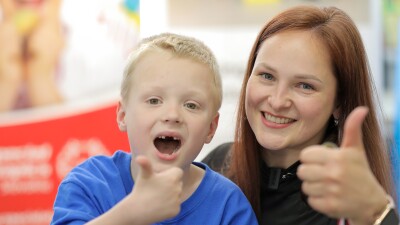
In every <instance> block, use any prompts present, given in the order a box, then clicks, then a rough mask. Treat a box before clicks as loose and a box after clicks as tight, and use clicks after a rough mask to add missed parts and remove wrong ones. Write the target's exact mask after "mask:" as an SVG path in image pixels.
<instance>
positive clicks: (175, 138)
mask: <svg viewBox="0 0 400 225" xmlns="http://www.w3.org/2000/svg"><path fill="white" fill-rule="evenodd" d="M158 138H160V139H165V138H166V136H158ZM172 138H173V139H174V140H175V141H179V140H180V139H179V138H177V137H172Z"/></svg>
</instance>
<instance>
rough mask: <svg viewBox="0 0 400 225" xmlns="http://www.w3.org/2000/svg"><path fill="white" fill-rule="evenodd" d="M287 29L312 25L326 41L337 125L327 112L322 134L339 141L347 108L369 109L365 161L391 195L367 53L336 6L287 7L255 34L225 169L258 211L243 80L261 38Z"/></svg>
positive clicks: (256, 152) (254, 145)
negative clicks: (338, 110)
mask: <svg viewBox="0 0 400 225" xmlns="http://www.w3.org/2000/svg"><path fill="white" fill-rule="evenodd" d="M287 30H306V31H310V32H312V33H313V35H315V36H316V37H318V38H319V39H320V40H321V41H322V43H324V44H325V45H326V46H327V49H328V51H329V54H330V57H331V60H332V63H331V64H332V69H333V72H334V74H335V76H336V80H337V84H338V86H337V87H338V89H337V103H338V104H339V107H340V112H341V114H340V117H339V118H338V124H337V125H336V126H335V125H333V118H331V121H330V122H329V123H330V124H329V126H328V129H327V131H326V134H325V139H329V140H330V141H333V142H336V143H337V144H338V145H340V143H341V141H342V134H343V127H344V122H345V119H346V118H347V116H348V115H349V113H350V112H351V111H352V110H353V109H354V108H356V107H357V106H367V107H368V108H369V113H368V115H367V117H366V119H365V121H364V123H363V125H362V132H363V140H364V146H365V149H366V155H367V158H368V161H369V165H370V167H371V170H372V172H373V173H374V175H375V176H376V178H377V179H378V181H379V183H380V184H381V185H382V186H383V188H384V189H385V190H386V191H387V192H388V193H390V194H393V195H394V194H395V193H394V187H393V180H392V176H391V174H392V171H391V166H390V165H391V163H390V157H389V154H388V152H387V148H386V145H385V140H384V138H383V137H382V133H381V129H380V122H379V120H378V116H380V115H378V114H377V109H379V110H381V109H380V106H379V104H378V101H375V100H377V99H374V97H377V96H376V95H375V94H376V90H375V87H374V84H373V79H372V77H371V72H370V68H369V63H368V59H367V55H366V52H365V49H364V46H363V43H362V40H361V36H360V34H359V31H358V30H357V28H356V26H355V24H354V22H353V21H352V19H351V18H350V17H349V16H348V15H347V14H346V13H345V12H343V11H342V10H340V9H338V8H335V7H328V8H318V7H313V6H297V7H294V8H290V9H288V10H286V11H284V12H282V13H280V14H278V15H277V16H276V17H274V18H273V19H272V20H270V21H269V22H268V23H267V24H265V26H264V27H263V28H262V30H261V31H260V33H259V34H258V36H257V39H256V41H255V43H254V45H253V48H252V50H251V53H250V56H249V59H248V64H247V69H246V72H245V77H244V79H243V84H242V89H241V93H240V100H239V105H238V115H237V121H236V131H235V140H234V144H233V152H232V155H231V157H230V167H229V170H228V171H227V174H226V175H227V176H228V177H230V178H231V179H232V180H233V181H234V182H235V183H236V184H237V185H238V186H239V187H240V188H241V189H242V190H243V192H244V194H245V195H246V196H247V198H248V199H249V201H250V203H251V204H252V206H253V209H254V210H255V212H256V214H257V215H258V216H259V217H260V213H261V212H260V179H261V177H260V165H261V163H263V162H262V157H261V151H260V149H262V146H260V144H259V143H258V142H257V139H256V137H255V135H254V132H253V131H252V129H251V127H250V125H249V122H248V121H247V118H246V112H245V98H246V96H245V95H246V86H247V82H248V79H249V77H250V75H251V72H252V70H253V66H254V61H255V59H256V57H257V52H258V50H259V48H260V46H261V44H262V43H263V41H264V40H265V39H267V38H269V37H271V36H273V35H275V34H277V33H280V32H283V31H287ZM294 38H295V37H294ZM377 106H378V107H377Z"/></svg>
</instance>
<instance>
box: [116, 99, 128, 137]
mask: <svg viewBox="0 0 400 225" xmlns="http://www.w3.org/2000/svg"><path fill="white" fill-rule="evenodd" d="M117 124H118V128H119V130H120V131H123V132H124V131H126V124H125V107H124V105H123V104H122V103H121V101H119V102H118V106H117Z"/></svg>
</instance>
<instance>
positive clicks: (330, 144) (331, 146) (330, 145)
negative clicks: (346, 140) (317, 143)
mask: <svg viewBox="0 0 400 225" xmlns="http://www.w3.org/2000/svg"><path fill="white" fill-rule="evenodd" d="M322 145H323V146H325V147H328V148H337V147H338V146H337V145H336V144H335V143H333V142H330V141H327V142H324V143H323V144H322Z"/></svg>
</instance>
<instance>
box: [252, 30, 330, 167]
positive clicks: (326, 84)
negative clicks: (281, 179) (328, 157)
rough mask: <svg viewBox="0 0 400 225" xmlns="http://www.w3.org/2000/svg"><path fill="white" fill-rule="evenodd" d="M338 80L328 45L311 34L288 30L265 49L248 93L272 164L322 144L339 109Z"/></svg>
mask: <svg viewBox="0 0 400 225" xmlns="http://www.w3.org/2000/svg"><path fill="white" fill-rule="evenodd" d="M335 97H336V78H335V76H334V74H333V70H332V66H331V60H330V56H329V54H328V51H327V48H326V47H325V46H324V45H323V43H322V42H321V41H320V40H319V39H318V37H316V36H315V35H313V34H312V33H311V32H310V31H299V30H297V31H285V32H281V33H278V34H276V35H274V36H272V37H270V38H268V39H266V40H265V41H264V43H263V44H262V45H261V46H260V49H259V52H258V55H257V57H256V60H255V64H254V68H253V71H252V74H251V76H250V77H249V80H248V84H247V88H246V101H245V102H246V103H245V104H246V105H245V109H246V115H247V119H248V121H249V123H250V126H251V128H252V130H253V131H254V134H255V136H256V138H257V141H258V142H259V143H260V144H261V146H263V147H264V149H265V151H264V152H263V154H264V155H265V154H267V155H268V157H266V158H268V159H269V160H273V158H274V156H276V157H281V158H282V157H283V158H288V157H289V158H292V161H293V160H297V159H298V154H299V153H300V151H301V150H302V149H303V148H304V147H307V146H309V145H313V144H319V143H320V142H321V141H322V138H323V136H324V132H325V130H326V127H327V121H328V119H329V117H330V116H331V115H332V113H333V111H334V110H335Z"/></svg>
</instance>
